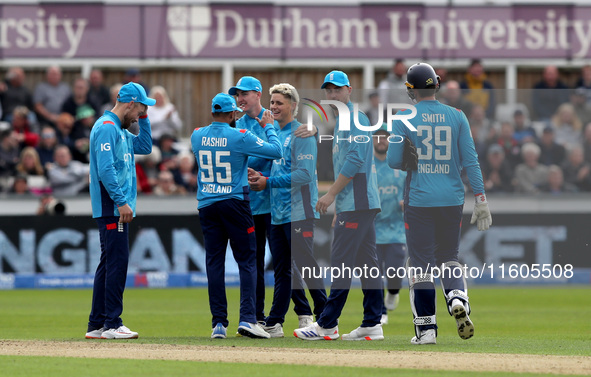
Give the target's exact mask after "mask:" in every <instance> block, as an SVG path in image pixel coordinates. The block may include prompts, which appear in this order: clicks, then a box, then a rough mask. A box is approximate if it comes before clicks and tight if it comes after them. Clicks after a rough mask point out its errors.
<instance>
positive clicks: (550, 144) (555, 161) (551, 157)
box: [538, 126, 566, 166]
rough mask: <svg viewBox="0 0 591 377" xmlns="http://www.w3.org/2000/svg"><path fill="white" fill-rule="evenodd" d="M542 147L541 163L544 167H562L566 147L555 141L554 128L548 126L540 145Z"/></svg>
mask: <svg viewBox="0 0 591 377" xmlns="http://www.w3.org/2000/svg"><path fill="white" fill-rule="evenodd" d="M538 146H539V147H540V150H541V154H540V163H541V164H544V165H558V166H560V165H562V163H563V162H564V158H565V157H566V151H565V149H564V147H563V146H562V145H560V144H558V143H556V141H555V140H554V128H553V127H552V126H546V128H544V131H543V132H542V137H541V138H540V142H539V143H538Z"/></svg>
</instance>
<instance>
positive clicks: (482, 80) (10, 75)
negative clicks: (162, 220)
mask: <svg viewBox="0 0 591 377" xmlns="http://www.w3.org/2000/svg"><path fill="white" fill-rule="evenodd" d="M406 69H407V66H406V65H405V62H404V61H402V60H397V61H395V63H394V65H393V67H392V70H391V72H390V73H389V74H388V76H387V77H386V78H385V79H384V80H382V81H381V82H380V83H379V84H378V86H377V88H376V91H375V92H373V93H371V94H370V95H369V98H368V106H367V108H366V109H365V112H366V114H367V115H368V116H369V118H370V121H371V123H372V124H375V119H376V117H377V106H378V104H379V103H380V102H382V103H393V102H407V103H408V98H396V97H395V96H401V95H404V94H405V86H404V82H405V75H406ZM438 73H439V74H440V76H442V88H441V90H440V92H439V94H438V99H439V100H440V101H441V102H443V103H446V104H448V105H450V106H453V107H456V108H458V109H461V110H462V111H464V112H465V114H466V116H467V117H468V119H469V121H470V127H471V131H472V136H473V138H474V141H475V144H476V149H477V152H478V155H479V159H480V164H481V167H482V173H483V177H484V182H485V189H486V192H487V193H495V192H505V193H508V192H517V193H527V194H535V193H539V192H548V193H556V194H560V193H572V192H589V191H591V66H585V67H583V68H582V69H581V75H580V79H579V80H578V81H577V83H576V84H575V85H574V86H573V87H570V88H569V87H568V86H567V85H566V84H565V83H564V82H563V81H561V78H560V73H559V70H558V69H557V67H555V66H547V67H545V69H544V71H543V74H542V77H541V78H540V81H539V83H537V84H536V85H535V86H534V87H533V88H527V89H534V90H532V91H531V105H529V106H526V105H524V104H516V105H515V106H511V107H508V108H503V111H499V110H500V107H501V106H503V105H504V104H497V101H496V99H495V92H496V91H495V88H494V87H493V85H492V84H491V83H490V82H489V81H488V80H487V78H486V73H485V70H484V68H483V66H482V63H481V62H480V61H479V60H474V61H472V62H471V64H470V65H469V67H467V69H466V74H465V77H464V79H463V80H459V81H455V80H446V79H445V74H446V72H445V71H444V70H441V71H440V72H438ZM128 81H134V82H138V83H141V84H142V85H143V86H144V87H145V89H146V91H147V93H148V94H149V96H150V97H152V98H155V99H156V101H157V102H156V105H155V106H150V107H149V111H148V116H149V119H150V121H151V125H152V137H153V140H154V146H155V147H154V149H153V152H152V154H150V155H148V156H138V158H137V164H136V168H137V180H138V182H137V188H138V192H140V193H141V194H149V195H184V194H191V195H193V193H194V192H195V191H196V188H197V178H196V171H197V169H196V166H195V158H194V156H193V155H192V153H191V152H190V151H189V148H188V145H184V144H183V143H184V142H183V139H182V136H187V135H182V132H181V131H182V127H183V120H182V119H181V117H180V116H179V113H178V111H177V110H176V108H175V106H174V104H173V103H172V102H171V100H170V99H169V97H168V94H167V90H166V89H165V88H164V87H162V86H153V87H151V88H148V87H147V86H146V85H145V84H144V83H143V82H141V76H140V72H139V71H138V70H137V69H129V70H127V72H126V76H125V79H124V82H128ZM24 83H25V71H24V70H23V69H22V68H21V67H12V68H10V69H8V71H7V73H6V77H5V80H4V81H3V82H1V83H0V103H1V106H0V112H1V122H0V192H3V193H11V194H22V195H34V196H43V195H46V194H52V195H54V196H55V197H67V196H72V195H77V194H78V193H81V192H86V191H87V190H88V178H87V177H88V171H89V168H88V142H89V140H88V138H89V135H90V129H91V128H92V126H93V124H94V122H95V120H96V119H97V118H98V117H99V116H100V115H101V114H102V113H103V112H104V111H105V110H110V109H111V108H112V107H113V104H114V102H115V100H116V95H117V92H118V90H119V88H120V87H121V85H122V84H115V85H113V86H112V87H111V88H108V87H106V86H105V84H104V81H103V75H102V73H101V71H100V70H98V69H95V70H93V71H92V72H91V73H90V75H89V78H88V79H84V78H82V77H78V78H76V79H75V80H74V82H73V83H71V84H70V83H66V82H64V81H63V80H62V73H61V70H60V68H59V67H57V66H51V67H49V68H48V69H47V71H46V79H45V81H43V82H39V83H38V84H37V85H36V86H35V87H34V88H29V87H26V86H25V84H24ZM521 89H525V88H521ZM499 114H502V115H503V116H502V117H501V116H499ZM208 121H209V120H203V121H202V122H201V123H203V124H207V122H208ZM191 128H192V127H191ZM130 131H132V132H134V130H133V129H130ZM135 132H137V130H136V131H135ZM320 149H321V148H319V154H321V153H322V151H321V150H320ZM329 153H330V152H329ZM331 170H332V169H331V167H323V168H320V167H319V171H318V175H319V179H320V180H325V179H326V180H330V179H332V177H328V176H327V174H330V173H328V172H330V171H331ZM466 184H467V181H466Z"/></svg>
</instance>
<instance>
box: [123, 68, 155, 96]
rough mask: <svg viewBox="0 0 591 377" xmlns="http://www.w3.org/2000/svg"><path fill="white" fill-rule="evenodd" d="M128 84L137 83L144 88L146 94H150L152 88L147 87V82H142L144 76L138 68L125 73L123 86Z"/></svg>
mask: <svg viewBox="0 0 591 377" xmlns="http://www.w3.org/2000/svg"><path fill="white" fill-rule="evenodd" d="M128 82H135V83H136V84H140V85H141V86H143V87H144V90H145V91H146V93H149V92H150V88H149V87H148V85H146V83H145V82H143V81H142V74H141V72H140V70H139V69H137V68H129V69H127V71H125V77H123V84H127V83H128Z"/></svg>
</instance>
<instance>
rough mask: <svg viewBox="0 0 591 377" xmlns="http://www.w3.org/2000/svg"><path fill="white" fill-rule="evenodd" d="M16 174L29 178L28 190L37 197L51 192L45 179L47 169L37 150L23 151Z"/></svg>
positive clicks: (31, 148) (25, 149) (26, 148)
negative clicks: (42, 163)
mask: <svg viewBox="0 0 591 377" xmlns="http://www.w3.org/2000/svg"><path fill="white" fill-rule="evenodd" d="M16 172H17V174H20V175H23V176H25V177H27V183H28V189H29V190H30V191H31V192H32V193H34V194H35V195H41V194H46V193H49V192H51V190H50V187H49V182H48V181H47V179H46V178H45V169H44V168H43V165H41V161H40V159H39V154H38V153H37V150H35V148H33V147H25V148H24V149H23V150H22V152H21V154H20V162H19V163H18V164H17V165H16Z"/></svg>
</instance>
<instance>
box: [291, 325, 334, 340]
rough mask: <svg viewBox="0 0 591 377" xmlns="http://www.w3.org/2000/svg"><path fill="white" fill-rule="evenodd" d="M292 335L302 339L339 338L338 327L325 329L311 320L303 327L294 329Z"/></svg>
mask: <svg viewBox="0 0 591 377" xmlns="http://www.w3.org/2000/svg"><path fill="white" fill-rule="evenodd" d="M293 336H295V337H296V338H300V339H304V340H336V339H338V338H339V327H338V326H335V327H333V328H330V329H325V328H324V327H320V326H319V325H318V322H313V323H312V324H310V325H309V326H306V327H304V328H301V329H295V330H294V331H293Z"/></svg>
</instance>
